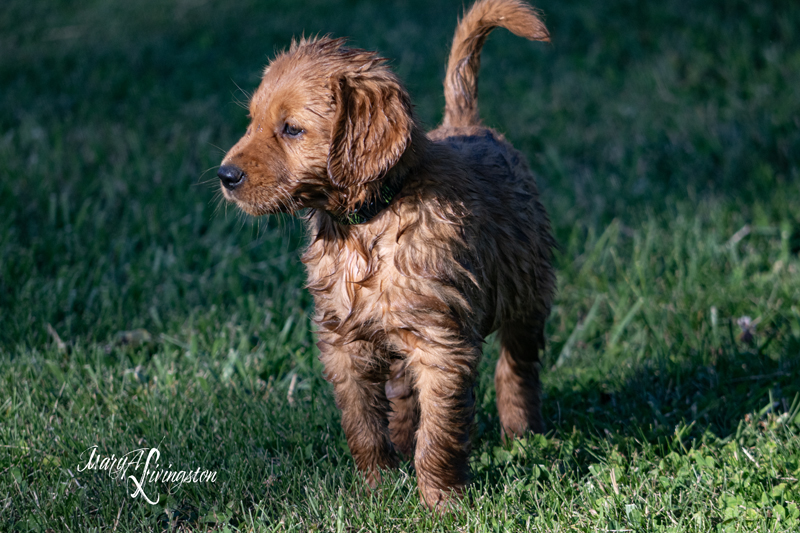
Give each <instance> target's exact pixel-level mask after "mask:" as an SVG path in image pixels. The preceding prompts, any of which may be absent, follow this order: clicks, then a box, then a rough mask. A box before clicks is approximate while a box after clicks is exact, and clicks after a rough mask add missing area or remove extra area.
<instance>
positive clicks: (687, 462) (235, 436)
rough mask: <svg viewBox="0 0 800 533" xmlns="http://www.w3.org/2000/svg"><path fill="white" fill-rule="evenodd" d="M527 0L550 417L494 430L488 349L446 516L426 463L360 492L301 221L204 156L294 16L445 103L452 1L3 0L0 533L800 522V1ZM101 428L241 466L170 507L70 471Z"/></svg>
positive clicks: (223, 469) (516, 69)
mask: <svg viewBox="0 0 800 533" xmlns="http://www.w3.org/2000/svg"><path fill="white" fill-rule="evenodd" d="M538 7H540V8H541V9H543V10H544V12H545V14H546V22H547V24H548V27H549V28H550V30H551V32H552V36H553V43H552V44H551V45H542V44H532V43H527V42H525V41H522V40H520V39H518V38H516V37H513V36H510V35H508V34H506V33H502V32H500V31H498V32H497V33H496V34H494V35H493V36H492V38H491V39H490V40H489V43H488V44H487V46H486V49H485V53H484V61H483V67H482V71H481V76H482V77H481V96H480V105H481V113H482V116H483V117H484V118H485V120H486V122H487V123H488V124H490V125H493V126H495V127H497V128H498V129H500V130H501V131H503V132H504V133H505V134H506V135H507V137H508V138H509V139H510V140H511V141H512V142H513V143H514V144H515V145H516V146H518V147H519V148H521V149H522V150H523V151H524V152H525V154H526V156H527V157H528V159H529V161H530V164H531V167H532V168H533V169H534V171H535V172H536V173H537V176H538V179H539V183H540V187H541V190H542V198H543V201H544V203H545V206H546V207H547V209H548V211H549V213H550V215H551V219H552V221H553V225H554V228H555V231H556V234H557V236H558V240H559V242H560V243H561V251H560V253H559V254H558V258H557V262H558V265H557V266H558V272H559V294H558V297H557V301H556V306H555V308H554V309H553V313H552V316H551V319H550V321H549V324H548V339H549V343H548V348H547V353H546V354H545V358H544V367H545V373H544V393H545V403H544V414H545V418H546V420H547V424H548V428H549V433H548V434H547V435H546V436H545V437H541V436H537V437H535V438H531V439H528V440H527V441H525V442H518V443H515V444H514V445H513V446H511V447H503V446H501V444H500V440H499V424H498V420H497V412H496V408H495V406H494V390H493V387H492V385H491V381H492V376H491V368H492V365H493V362H494V360H495V358H496V355H497V353H496V346H495V345H494V344H493V343H492V342H490V343H489V344H488V345H487V349H486V357H485V360H484V362H483V372H482V373H481V378H480V382H479V388H478V398H479V403H480V404H481V408H480V409H479V413H478V415H477V419H476V424H475V430H474V431H475V435H474V442H475V446H474V452H473V455H472V471H473V475H474V480H475V482H474V484H473V485H472V487H471V489H470V494H469V496H468V497H467V498H466V500H465V506H464V508H463V509H461V510H460V511H459V512H458V513H456V514H454V515H451V516H446V517H443V518H439V517H437V516H434V515H431V514H430V513H429V512H427V511H426V510H425V509H424V508H422V507H421V506H420V504H419V499H418V497H417V492H416V485H415V479H414V476H413V471H412V470H411V469H410V468H409V466H408V465H405V466H404V467H403V468H402V469H401V470H400V471H399V472H396V473H394V474H392V475H390V476H389V478H388V479H387V480H386V481H385V482H384V483H383V485H382V486H381V487H380V488H379V489H378V490H377V491H374V492H369V491H367V490H365V489H364V488H363V485H362V483H361V481H360V480H359V478H358V477H357V476H356V475H355V474H354V467H353V461H352V458H351V457H350V455H349V451H348V449H347V445H346V442H345V439H344V435H343V433H342V430H341V428H340V426H339V416H338V413H337V411H336V409H335V407H334V406H333V400H332V395H331V389H330V386H329V385H328V384H327V383H326V382H324V381H323V380H322V378H321V368H320V364H319V362H318V361H317V358H316V348H315V347H314V339H313V334H312V333H311V331H310V329H311V327H310V323H309V312H310V306H311V300H310V297H309V296H308V295H307V293H306V292H305V291H304V290H303V279H304V275H303V271H302V268H301V265H300V263H299V259H298V256H299V254H298V249H299V248H300V247H301V246H302V242H303V231H302V228H301V225H300V224H299V223H298V222H297V221H293V220H291V219H289V218H281V219H279V218H273V219H263V220H259V221H252V220H250V219H247V218H244V217H241V216H240V215H238V214H237V213H236V212H235V211H234V210H233V209H232V208H226V207H224V206H221V205H220V203H219V199H218V195H217V193H216V187H217V185H216V183H215V181H216V179H215V177H214V170H213V169H214V167H215V165H218V164H219V161H220V159H221V156H222V153H223V152H224V150H225V149H226V148H227V147H229V146H231V145H232V144H233V142H235V140H236V139H237V138H238V136H239V135H240V134H241V133H242V132H243V131H244V128H245V125H246V117H245V112H244V111H243V110H242V109H240V107H238V106H237V104H236V102H241V101H242V100H245V99H246V95H245V94H244V92H243V91H242V90H244V91H248V90H252V89H253V88H254V87H255V86H256V84H257V83H258V79H259V73H260V71H261V69H262V67H263V66H264V64H265V63H266V62H267V60H268V56H269V55H271V54H272V53H273V51H274V50H275V49H280V48H283V47H285V46H287V45H288V44H289V42H290V40H291V38H292V36H295V35H300V34H301V33H303V32H305V34H306V35H308V34H316V33H332V34H334V35H337V36H349V37H351V38H352V42H353V43H354V44H356V45H359V46H363V47H366V48H371V49H377V50H380V51H381V52H382V53H383V54H384V55H385V56H387V57H389V58H391V59H392V61H393V65H394V67H395V68H396V70H397V71H398V72H399V74H400V75H401V77H402V78H403V79H404V80H406V82H407V85H408V87H409V90H410V91H411V93H412V97H413V99H414V101H415V103H416V105H417V111H418V113H419V115H420V117H421V118H422V120H423V121H424V122H425V123H426V124H428V125H435V124H436V123H437V122H438V120H439V119H440V118H441V110H442V107H443V102H444V99H443V96H442V90H441V78H442V75H443V70H444V61H445V57H446V51H447V46H448V44H449V41H450V39H451V38H452V32H453V29H454V27H455V18H456V15H457V14H458V13H459V12H460V9H461V2H457V1H447V2H438V3H437V2H422V1H409V2H393V3H388V4H385V3H380V4H379V3H377V2H376V3H368V2H356V1H346V2H338V3H332V2H323V1H321V0H318V1H313V2H306V3H303V5H300V3H298V2H289V1H288V0H287V1H281V2H272V3H269V2H265V1H256V0H251V1H242V2H221V1H216V0H213V1H207V2H201V1H197V2H192V1H174V2H173V1H170V2H158V3H155V2H152V3H150V2H143V1H141V0H133V1H131V2H127V3H120V2H110V1H108V0H95V1H93V2H85V3H81V4H77V3H74V2H65V1H55V0H54V1H51V2H47V3H41V2H31V1H21V0H6V2H5V4H4V7H3V10H2V12H1V13H0V88H2V90H0V524H2V527H0V529H3V528H5V529H6V530H10V531H47V530H56V531H61V530H63V531H88V530H117V531H152V530H168V529H170V528H175V527H179V528H183V529H185V530H206V529H215V528H216V529H217V530H221V531H223V530H225V529H226V528H227V529H228V530H237V529H238V530H242V531H251V530H252V531H335V532H337V533H338V532H344V531H351V532H356V531H374V530H381V531H398V532H399V531H405V532H411V531H455V530H459V531H525V530H536V531H562V530H569V531H598V530H601V531H602V530H623V531H624V530H628V531H702V532H705V531H797V530H798V529H800V481H799V480H800V380H799V379H798V376H799V375H800V258H798V251H799V250H800V92H798V91H797V87H798V86H800V36H799V35H800V34H798V32H797V31H796V28H797V27H800V8H799V7H798V6H796V5H794V4H793V3H791V2H777V1H776V2H742V1H737V2H723V1H722V0H719V1H710V2H706V3H701V4H696V5H695V4H691V5H687V4H686V3H683V2H677V1H675V0H665V1H662V2H655V3H653V2H650V3H638V2H631V1H616V0H615V1H610V2H605V3H597V2H588V1H581V2H573V3H564V2H550V3H540V4H538ZM239 87H241V89H242V90H240V89H239ZM746 316H747V317H751V322H753V323H755V326H752V327H750V328H747V327H745V326H744V325H743V324H744V322H743V321H742V320H741V319H742V317H746ZM51 329H52V331H54V332H55V335H57V336H58V339H57V338H56V336H55V335H54V334H53V333H51V332H50V330H51ZM745 330H746V331H745ZM59 339H60V340H59ZM94 445H97V446H98V447H99V450H100V452H102V454H104V455H111V454H116V455H117V456H119V455H122V454H124V453H127V452H130V451H132V450H135V449H137V448H143V447H144V448H149V447H151V446H154V447H158V449H159V450H160V452H161V456H162V461H165V462H167V463H172V464H173V465H175V466H176V467H182V468H187V469H188V468H192V469H194V468H197V467H201V468H202V469H208V470H216V471H217V472H218V476H217V479H216V482H215V483H204V484H200V483H198V484H184V485H182V486H181V487H179V488H176V487H174V486H172V487H170V486H169V485H167V484H162V485H156V486H154V487H157V488H158V492H159V493H160V494H161V499H160V501H159V503H158V504H157V505H149V504H147V503H146V502H144V501H142V499H141V498H137V499H132V498H131V497H130V496H129V494H130V493H131V492H132V490H133V488H132V486H131V485H130V484H128V485H126V484H125V483H122V482H119V481H116V480H114V479H111V478H110V477H109V476H105V475H103V474H93V473H90V472H88V471H83V472H79V471H78V469H77V468H78V466H80V465H82V464H85V460H86V455H84V456H83V457H81V453H82V452H84V450H86V449H87V448H89V447H90V446H94ZM151 495H153V494H152V493H151Z"/></svg>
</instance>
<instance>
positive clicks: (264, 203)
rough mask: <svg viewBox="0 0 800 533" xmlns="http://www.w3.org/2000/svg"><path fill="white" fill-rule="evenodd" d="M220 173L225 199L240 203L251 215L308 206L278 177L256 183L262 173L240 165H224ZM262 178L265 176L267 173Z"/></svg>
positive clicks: (296, 209)
mask: <svg viewBox="0 0 800 533" xmlns="http://www.w3.org/2000/svg"><path fill="white" fill-rule="evenodd" d="M217 176H218V177H219V180H220V186H221V187H220V189H221V190H222V196H223V197H224V198H225V200H227V201H229V202H231V203H234V204H236V206H237V207H238V208H239V209H241V210H242V211H244V212H245V213H247V214H248V215H252V216H255V217H259V216H263V215H269V214H275V213H289V214H295V212H296V211H298V210H300V209H302V208H304V207H307V206H306V205H304V202H303V201H302V200H301V199H298V198H296V197H295V195H294V194H293V191H291V190H290V188H287V187H282V186H281V185H280V184H279V183H278V182H275V181H274V180H271V181H272V182H271V184H270V185H269V186H265V185H263V184H261V185H259V184H256V182H255V181H253V180H254V179H256V181H258V179H259V176H256V177H255V178H254V177H253V176H250V175H248V173H247V172H245V171H243V170H242V169H241V168H239V167H238V166H236V165H232V164H226V165H222V166H221V167H220V168H219V171H218V172H217ZM260 179H262V180H263V177H261V178H260Z"/></svg>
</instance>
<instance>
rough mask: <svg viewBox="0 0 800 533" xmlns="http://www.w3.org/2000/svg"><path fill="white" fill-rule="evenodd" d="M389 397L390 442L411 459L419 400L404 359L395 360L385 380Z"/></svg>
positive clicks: (417, 421)
mask: <svg viewBox="0 0 800 533" xmlns="http://www.w3.org/2000/svg"><path fill="white" fill-rule="evenodd" d="M386 397H387V398H388V399H389V403H390V405H391V411H390V413H389V434H390V435H391V439H392V444H394V447H395V449H396V450H397V451H399V452H400V453H402V454H403V455H404V456H405V457H406V458H410V459H413V457H414V447H415V446H416V432H417V426H418V425H419V402H418V401H417V391H416V390H415V389H414V383H413V382H412V379H411V376H410V375H409V373H407V372H406V362H405V361H400V360H398V361H395V362H394V363H392V367H391V370H390V371H389V379H388V380H387V381H386Z"/></svg>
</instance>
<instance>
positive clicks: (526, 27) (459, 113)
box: [443, 0, 550, 127]
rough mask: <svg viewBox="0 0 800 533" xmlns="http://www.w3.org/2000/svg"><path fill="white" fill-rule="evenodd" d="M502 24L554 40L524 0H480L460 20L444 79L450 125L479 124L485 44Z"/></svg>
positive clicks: (529, 35)
mask: <svg viewBox="0 0 800 533" xmlns="http://www.w3.org/2000/svg"><path fill="white" fill-rule="evenodd" d="M498 26H502V27H503V28H505V29H507V30H509V31H510V32H511V33H513V34H514V35H518V36H520V37H525V38H526V39H530V40H531V41H548V42H549V41H550V34H549V33H548V32H547V28H545V27H544V23H543V22H542V21H541V20H540V19H539V16H538V13H537V11H536V10H535V9H534V8H533V7H531V6H530V5H528V4H526V3H525V2H522V1H520V0H478V2H476V3H475V4H474V5H473V6H472V8H471V9H470V10H469V11H468V12H467V14H466V15H464V18H463V19H461V21H460V22H459V23H458V27H457V28H456V34H455V37H453V48H452V49H451V50H450V58H449V59H448V61H447V75H446V76H445V80H444V99H445V108H444V121H443V125H444V126H447V127H458V126H469V125H473V124H479V123H480V118H479V117H478V69H479V68H480V66H481V48H483V43H484V42H486V37H488V36H489V33H490V32H491V31H492V30H493V29H495V28H496V27H498Z"/></svg>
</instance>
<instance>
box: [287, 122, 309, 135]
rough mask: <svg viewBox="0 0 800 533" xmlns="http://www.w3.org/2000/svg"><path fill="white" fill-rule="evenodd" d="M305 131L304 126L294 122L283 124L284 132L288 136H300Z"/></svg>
mask: <svg viewBox="0 0 800 533" xmlns="http://www.w3.org/2000/svg"><path fill="white" fill-rule="evenodd" d="M303 133H305V131H304V130H303V128H300V127H298V126H295V125H294V124H289V123H288V122H287V123H286V124H284V125H283V134H284V135H286V136H287V137H293V138H297V137H300V136H301V135H302V134H303Z"/></svg>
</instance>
